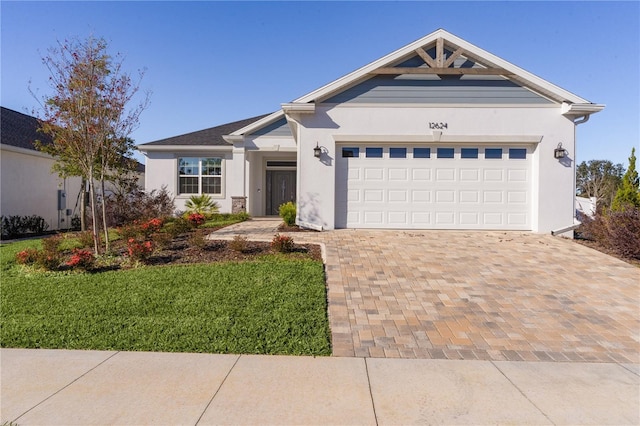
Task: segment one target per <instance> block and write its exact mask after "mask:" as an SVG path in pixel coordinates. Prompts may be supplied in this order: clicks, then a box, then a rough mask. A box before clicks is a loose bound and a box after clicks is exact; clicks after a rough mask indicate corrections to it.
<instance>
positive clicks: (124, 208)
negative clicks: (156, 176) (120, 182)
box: [106, 186, 175, 226]
mask: <svg viewBox="0 0 640 426" xmlns="http://www.w3.org/2000/svg"><path fill="white" fill-rule="evenodd" d="M106 201H107V205H106V210H107V223H108V224H109V225H110V226H122V225H124V224H127V223H133V222H134V221H135V220H149V219H152V218H154V217H167V216H171V215H172V214H173V212H174V210H175V204H174V201H173V197H171V195H170V194H169V192H168V191H167V188H166V187H165V186H163V187H162V189H160V191H158V190H155V189H154V190H153V191H151V192H144V191H141V190H135V191H133V192H129V193H116V194H110V195H108V196H107V199H106Z"/></svg>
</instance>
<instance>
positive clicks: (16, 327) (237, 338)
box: [0, 240, 331, 355]
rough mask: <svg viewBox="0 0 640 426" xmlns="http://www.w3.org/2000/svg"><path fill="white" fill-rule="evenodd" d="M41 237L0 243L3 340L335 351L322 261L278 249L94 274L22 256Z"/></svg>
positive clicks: (26, 344) (11, 343) (40, 344)
mask: <svg viewBox="0 0 640 426" xmlns="http://www.w3.org/2000/svg"><path fill="white" fill-rule="evenodd" d="M39 244H40V242H39V240H31V241H23V242H17V243H11V244H6V245H2V246H0V262H1V269H0V270H1V278H0V279H1V286H0V313H1V317H2V321H1V322H0V345H1V346H2V347H20V348H60V349H62V348H64V349H101V350H130V351H131V350H134V351H167V352H210V353H249V354H291V355H330V354H331V348H330V338H329V336H330V332H329V325H328V320H327V314H326V293H325V285H324V273H323V267H322V263H320V262H316V261H311V260H286V259H282V258H280V257H277V256H270V257H264V258H262V259H260V260H258V261H254V262H246V263H225V264H215V265H193V266H162V267H143V268H138V269H131V270H121V271H110V272H102V273H95V274H87V273H64V272H53V273H45V272H33V271H30V272H29V270H25V269H24V268H23V267H22V266H20V265H16V264H15V261H14V258H15V253H17V252H18V251H20V250H23V249H25V248H27V247H39ZM25 271H27V273H25Z"/></svg>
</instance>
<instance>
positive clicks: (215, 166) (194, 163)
mask: <svg viewBox="0 0 640 426" xmlns="http://www.w3.org/2000/svg"><path fill="white" fill-rule="evenodd" d="M178 193H179V194H213V195H220V194H222V158H217V157H209V158H196V157H181V158H178Z"/></svg>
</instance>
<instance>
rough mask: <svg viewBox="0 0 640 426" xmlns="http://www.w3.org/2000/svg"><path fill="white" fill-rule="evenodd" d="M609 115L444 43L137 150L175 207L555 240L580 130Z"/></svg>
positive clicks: (487, 57)
mask: <svg viewBox="0 0 640 426" xmlns="http://www.w3.org/2000/svg"><path fill="white" fill-rule="evenodd" d="M603 108H604V106H603V105H598V104H594V103H591V102H589V101H588V100H586V99H583V98H581V97H579V96H577V95H575V94H573V93H570V92H568V91H566V90H564V89H562V88H560V87H557V86H555V85H553V84H552V83H549V82H547V81H545V80H543V79H541V78H539V77H537V76H535V75H534V74H531V73H530V72H527V71H525V70H523V69H521V68H519V67H517V66H516V65H513V64H511V63H509V62H507V61H505V60H504V59H501V58H499V57H497V56H495V55H493V54H491V53H489V52H487V51H485V50H482V49H480V48H479V47H476V46H474V45H473V44H471V43H469V42H467V41H465V40H463V39H461V38H459V37H457V36H455V35H453V34H451V33H449V32H447V31H445V30H442V29H440V30H437V31H435V32H433V33H431V34H429V35H427V36H425V37H423V38H421V39H420V40H417V41H415V42H413V43H410V44H408V45H406V46H404V47H401V48H400V49H398V50H396V51H394V52H392V53H390V54H388V55H386V56H384V57H382V58H380V59H378V60H376V61H374V62H372V63H370V64H368V65H365V66H363V67H362V68H360V69H358V70H356V71H354V72H352V73H350V74H348V75H346V76H343V77H341V78H339V79H337V80H335V81H333V82H331V83H329V84H327V85H325V86H323V87H320V88H319V89H317V90H314V91H313V92H311V93H308V94H306V95H304V96H301V97H300V98H298V99H296V100H294V101H292V102H289V103H283V104H282V108H281V109H280V110H278V111H276V112H274V113H272V114H268V115H265V116H259V117H254V118H250V119H247V120H242V121H238V122H234V123H229V124H225V125H222V126H218V127H213V128H210V129H205V130H201V131H198V132H194V133H190V134H186V135H181V136H177V137H172V138H167V139H163V140H159V141H155V142H150V143H146V144H142V145H140V146H139V149H140V150H141V151H142V152H143V153H144V154H145V156H146V158H147V162H146V167H147V168H146V187H147V189H159V188H160V187H162V186H163V185H166V186H167V187H168V189H169V191H171V192H172V193H173V194H174V195H175V196H176V204H177V207H178V208H181V207H182V206H183V205H184V204H183V203H184V201H186V200H187V199H188V198H189V196H190V195H192V194H200V193H207V194H210V195H211V196H212V198H214V199H215V200H216V201H218V203H219V204H220V205H221V209H222V210H223V211H232V210H242V209H246V211H247V212H249V213H250V214H251V215H252V216H263V215H273V214H277V209H278V206H279V205H280V204H281V203H283V202H286V201H289V200H293V201H296V203H297V206H298V213H297V223H298V224H299V225H301V226H304V227H308V228H312V229H318V230H322V229H335V228H388V229H495V230H528V231H533V232H545V233H546V232H551V231H558V230H562V229H565V228H567V227H570V226H571V225H573V223H574V217H575V206H574V200H575V161H574V158H575V157H574V155H575V149H576V140H575V128H576V125H577V124H580V123H583V122H585V121H587V120H588V118H589V116H590V115H591V114H593V113H596V112H598V111H600V110H602V109H603Z"/></svg>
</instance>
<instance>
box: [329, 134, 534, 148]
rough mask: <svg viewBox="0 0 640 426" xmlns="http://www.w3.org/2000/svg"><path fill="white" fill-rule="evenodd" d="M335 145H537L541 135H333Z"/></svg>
mask: <svg viewBox="0 0 640 426" xmlns="http://www.w3.org/2000/svg"><path fill="white" fill-rule="evenodd" d="M333 139H334V141H335V142H336V143H367V142H372V143H405V144H406V143H425V142H443V143H453V144H465V143H473V144H478V143H482V144H485V143H507V144H516V145H517V144H526V145H531V144H539V143H540V142H542V136H541V135H444V134H441V133H440V134H438V133H435V132H434V134H433V135H334V136H333Z"/></svg>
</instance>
